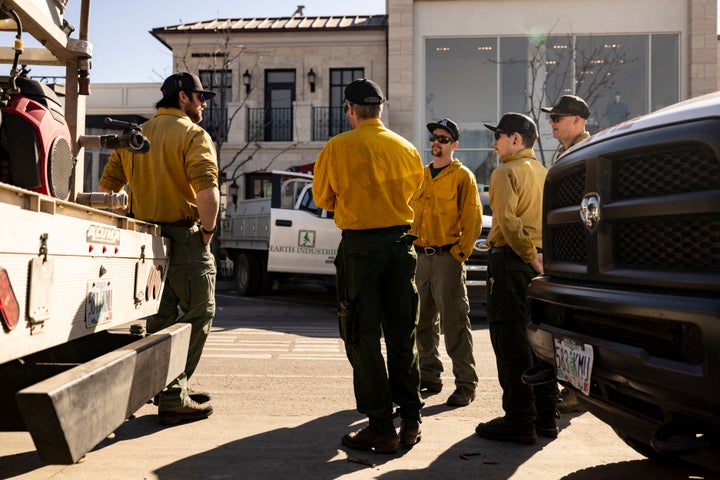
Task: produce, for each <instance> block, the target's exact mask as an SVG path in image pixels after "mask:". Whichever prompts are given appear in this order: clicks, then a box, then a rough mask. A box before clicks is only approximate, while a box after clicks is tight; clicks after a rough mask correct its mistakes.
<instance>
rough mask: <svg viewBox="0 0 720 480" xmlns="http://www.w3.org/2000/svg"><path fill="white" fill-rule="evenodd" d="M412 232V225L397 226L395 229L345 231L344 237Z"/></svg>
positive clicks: (343, 232)
mask: <svg viewBox="0 0 720 480" xmlns="http://www.w3.org/2000/svg"><path fill="white" fill-rule="evenodd" d="M408 230H410V225H397V226H394V227H384V228H368V229H366V230H343V231H342V234H343V236H361V235H387V234H393V233H406V232H407V231H408Z"/></svg>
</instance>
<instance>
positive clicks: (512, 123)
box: [485, 112, 538, 138]
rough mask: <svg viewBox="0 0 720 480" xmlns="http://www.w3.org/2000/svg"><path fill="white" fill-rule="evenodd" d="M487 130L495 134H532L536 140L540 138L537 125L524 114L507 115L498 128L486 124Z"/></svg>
mask: <svg viewBox="0 0 720 480" xmlns="http://www.w3.org/2000/svg"><path fill="white" fill-rule="evenodd" d="M485 126H486V127H487V128H489V129H490V130H492V131H493V132H500V133H514V132H517V133H519V134H520V135H523V134H526V133H531V134H533V136H534V137H535V138H537V136H538V130H537V125H535V122H534V121H533V119H532V118H530V117H528V116H527V115H523V114H522V113H513V112H511V113H506V114H505V115H503V116H502V118H501V119H500V122H498V124H497V126H495V125H490V124H487V123H486V124H485Z"/></svg>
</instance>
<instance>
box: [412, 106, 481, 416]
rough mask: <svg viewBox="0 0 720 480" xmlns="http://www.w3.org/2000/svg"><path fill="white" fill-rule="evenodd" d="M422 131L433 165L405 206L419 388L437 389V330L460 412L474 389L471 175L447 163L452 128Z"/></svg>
mask: <svg viewBox="0 0 720 480" xmlns="http://www.w3.org/2000/svg"><path fill="white" fill-rule="evenodd" d="M427 129H428V130H429V131H430V133H431V136H430V145H431V153H432V156H433V160H432V162H431V163H429V164H428V165H427V166H426V167H425V179H424V181H423V185H422V187H421V188H420V190H418V191H417V192H416V193H415V195H414V196H413V199H412V201H411V202H410V206H411V207H413V210H415V220H414V222H413V228H412V230H411V232H410V233H412V234H414V235H416V236H417V237H418V239H417V240H416V241H415V250H416V252H417V254H418V267H417V273H416V275H415V282H416V283H417V286H418V294H419V295H420V319H419V321H418V330H417V343H418V352H419V354H420V378H421V383H420V388H421V390H425V391H427V392H430V393H437V392H440V390H441V389H442V380H441V378H440V376H441V374H442V371H443V365H442V360H441V359H440V353H439V351H438V346H439V343H440V329H441V328H440V327H441V325H442V331H443V334H444V338H445V347H446V350H447V353H448V355H449V356H450V359H451V360H452V366H453V367H452V370H453V376H454V377H455V391H454V392H453V393H452V395H450V397H449V398H448V400H447V404H448V405H451V406H459V407H462V406H465V405H469V404H470V402H472V401H473V400H474V399H475V388H476V387H477V383H478V377H477V373H476V372H475V358H474V357H473V341H472V330H471V326H470V318H469V317H468V313H469V312H470V303H469V302H468V297H467V289H466V287H465V264H464V262H465V260H467V258H468V257H469V256H470V253H471V252H472V249H473V246H474V245H475V241H476V240H477V238H478V235H480V230H481V229H482V206H481V204H480V196H479V194H478V189H477V183H476V182H475V175H474V174H473V173H472V172H471V171H470V170H469V169H468V168H467V167H465V166H463V165H462V164H461V163H460V161H459V160H457V159H454V158H453V153H454V152H455V149H456V148H457V147H458V145H459V139H460V130H459V128H458V126H457V124H456V123H455V122H454V121H452V120H450V119H449V118H444V119H442V120H440V121H439V122H437V123H429V124H428V125H427Z"/></svg>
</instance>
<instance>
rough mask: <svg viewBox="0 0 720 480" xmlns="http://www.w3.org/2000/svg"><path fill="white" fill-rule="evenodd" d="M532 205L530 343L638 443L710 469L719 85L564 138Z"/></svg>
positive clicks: (718, 298) (719, 215)
mask: <svg viewBox="0 0 720 480" xmlns="http://www.w3.org/2000/svg"><path fill="white" fill-rule="evenodd" d="M543 215H544V220H543V222H544V223H543V250H544V261H545V274H544V275H543V276H540V277H537V278H536V279H534V280H533V282H532V284H531V285H530V288H529V293H528V300H527V301H528V309H527V312H528V335H529V339H530V342H531V345H532V347H533V349H534V351H535V353H536V354H537V355H538V357H539V358H540V359H541V360H542V361H544V362H546V363H548V364H550V365H553V366H554V369H555V373H556V377H557V379H558V380H559V381H560V383H562V384H563V385H565V386H568V387H570V388H573V389H574V390H575V394H576V396H577V397H578V399H579V400H580V402H581V403H582V404H583V406H585V407H586V408H587V409H588V410H589V411H590V412H591V413H592V414H594V415H595V416H597V417H598V418H600V419H601V420H603V421H604V422H606V423H607V424H608V425H610V426H611V427H612V428H613V429H614V430H615V432H616V433H617V434H618V435H619V436H620V437H621V438H622V439H623V440H624V441H625V442H626V443H627V444H628V445H629V446H631V447H632V448H634V449H635V450H637V451H638V452H640V453H641V454H643V455H645V456H646V457H649V458H653V459H656V460H678V459H679V460H683V461H688V462H691V463H694V464H697V465H701V466H703V467H705V468H709V469H711V470H716V471H720V454H719V453H720V452H719V451H718V449H719V448H720V92H718V93H715V94H710V95H706V96H703V97H698V98H695V99H692V100H688V101H685V102H681V103H678V104H676V105H673V106H670V107H667V108H664V109H662V110H658V111H657V112H654V113H651V114H649V115H645V116H643V117H639V118H635V119H632V120H629V121H626V122H624V123H622V124H619V125H616V126H614V127H612V128H610V129H607V130H604V131H602V132H600V133H598V134H597V135H595V136H593V137H591V138H590V139H589V140H587V141H585V142H583V143H581V144H579V145H577V146H576V147H574V148H573V149H571V150H569V151H568V152H567V153H566V154H565V155H564V156H563V157H562V158H561V159H560V160H559V161H558V162H557V163H556V164H555V165H553V166H552V168H551V169H550V171H549V173H548V176H547V180H546V183H545V192H544V202H543Z"/></svg>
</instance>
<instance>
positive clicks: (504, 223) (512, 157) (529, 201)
mask: <svg viewBox="0 0 720 480" xmlns="http://www.w3.org/2000/svg"><path fill="white" fill-rule="evenodd" d="M485 126H486V127H487V128H488V129H490V130H492V131H493V133H494V135H495V141H494V142H493V147H494V148H495V151H496V152H497V154H498V157H500V165H498V167H497V168H496V169H495V170H494V171H493V173H492V175H491V176H490V207H491V208H492V212H493V215H492V217H493V218H492V227H491V229H490V233H489V234H488V236H487V246H488V247H490V261H489V263H488V289H487V319H488V327H489V329H490V341H491V343H492V346H493V350H494V351H495V361H496V364H497V370H498V379H499V380H500V387H501V388H502V390H503V395H502V407H503V410H504V411H505V416H503V417H498V418H495V419H494V420H490V421H489V422H486V423H480V424H479V425H478V426H477V427H476V428H475V431H476V433H477V434H478V435H479V436H481V437H483V438H488V439H491V440H499V441H510V442H518V443H525V444H532V443H535V440H536V438H537V434H538V433H539V434H540V435H543V436H545V437H550V438H554V437H557V435H558V427H557V417H556V415H557V413H556V411H555V404H556V402H557V383H555V382H550V383H546V384H543V385H537V386H530V385H526V384H525V383H523V381H522V374H523V372H525V371H526V370H527V369H529V368H531V367H533V366H535V364H537V362H538V360H537V358H536V357H535V355H534V353H533V351H532V348H531V347H530V344H529V343H528V338H527V331H526V321H525V300H526V296H527V287H528V284H529V283H530V280H532V278H533V277H535V276H536V275H538V274H542V273H543V259H542V203H543V187H544V183H545V177H546V175H547V169H546V168H545V167H544V166H543V165H542V164H541V163H540V162H539V161H538V160H537V158H536V157H535V152H534V151H533V145H535V141H536V140H537V137H538V131H537V126H536V125H535V122H533V120H532V119H531V118H530V117H528V116H527V115H522V114H520V113H506V114H505V115H503V117H502V118H501V119H500V122H499V123H498V124H497V126H494V125H488V124H485Z"/></svg>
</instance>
